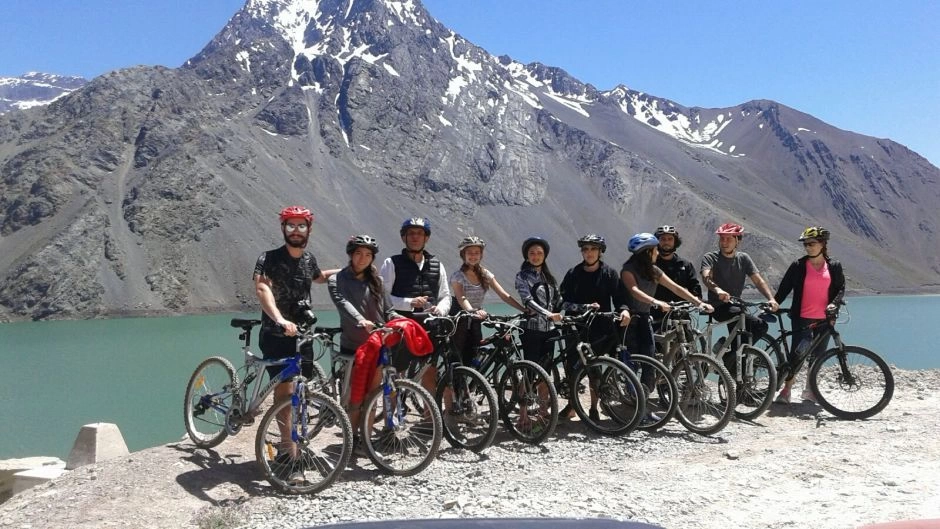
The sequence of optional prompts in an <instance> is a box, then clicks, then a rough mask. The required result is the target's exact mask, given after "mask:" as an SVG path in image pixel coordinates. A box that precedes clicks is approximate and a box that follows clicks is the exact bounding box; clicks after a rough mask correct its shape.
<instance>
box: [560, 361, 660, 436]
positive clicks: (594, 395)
mask: <svg viewBox="0 0 940 529" xmlns="http://www.w3.org/2000/svg"><path fill="white" fill-rule="evenodd" d="M568 402H570V403H572V405H573V407H574V411H575V413H577V414H578V417H580V418H581V422H583V423H584V424H586V425H587V426H588V427H589V428H590V429H592V430H594V431H595V432H598V433H601V434H604V435H626V434H628V433H630V432H632V431H633V430H635V429H636V427H637V426H638V425H639V423H640V421H641V420H642V419H643V417H644V414H645V410H646V391H645V390H644V389H643V385H642V384H641V383H640V379H639V378H638V377H637V376H636V373H634V372H633V371H631V370H630V368H628V367H627V366H625V365H624V364H623V362H621V361H619V360H615V359H613V358H608V357H600V358H595V359H593V360H590V361H589V362H588V364H587V365H586V366H583V367H581V368H580V369H579V370H578V372H577V374H575V375H574V383H573V384H572V385H571V394H570V397H569V399H568ZM585 404H588V405H589V407H588V409H585Z"/></svg>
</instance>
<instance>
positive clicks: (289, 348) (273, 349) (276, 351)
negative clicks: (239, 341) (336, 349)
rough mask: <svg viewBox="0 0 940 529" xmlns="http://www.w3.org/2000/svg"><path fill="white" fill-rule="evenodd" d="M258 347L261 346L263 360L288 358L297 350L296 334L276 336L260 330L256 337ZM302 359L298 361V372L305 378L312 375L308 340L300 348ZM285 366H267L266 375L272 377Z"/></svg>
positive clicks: (311, 356) (310, 350) (310, 348)
mask: <svg viewBox="0 0 940 529" xmlns="http://www.w3.org/2000/svg"><path fill="white" fill-rule="evenodd" d="M258 347H260V348H261V356H262V358H264V359H265V360H276V359H279V358H289V357H291V356H294V354H296V352H297V337H296V336H278V335H275V334H270V333H266V332H262V333H261V335H260V337H259V339H258ZM300 354H301V357H302V360H301V362H300V373H301V374H302V375H303V376H305V377H306V378H308V379H309V378H311V377H312V376H313V347H312V346H311V344H310V343H309V342H308V343H306V344H305V345H304V346H303V347H301V349H300ZM285 367H286V366H268V367H266V368H265V369H266V370H267V371H268V376H269V377H271V378H274V377H276V376H277V375H278V373H280V372H281V371H283V370H284V368H285Z"/></svg>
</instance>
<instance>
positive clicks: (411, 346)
mask: <svg viewBox="0 0 940 529" xmlns="http://www.w3.org/2000/svg"><path fill="white" fill-rule="evenodd" d="M385 326H386V327H394V328H397V329H401V331H402V333H401V335H399V334H398V333H392V334H387V335H386V334H383V333H380V332H373V333H372V334H370V335H369V339H368V340H366V342H365V343H363V344H362V345H360V346H359V348H358V349H356V358H355V360H353V372H352V380H350V382H349V400H350V403H351V404H352V405H353V406H359V405H360V404H362V399H363V398H365V396H366V391H367V390H368V387H367V386H368V384H369V381H370V380H372V377H373V375H374V374H375V369H376V367H377V366H378V359H379V350H380V349H381V348H382V340H383V339H384V340H385V345H387V346H389V347H394V346H395V345H398V342H399V341H401V337H402V336H404V338H405V347H407V348H408V350H409V351H411V354H412V355H414V356H427V355H429V354H431V352H433V351H434V344H433V343H431V337H430V336H428V333H427V331H425V330H424V327H422V326H421V324H420V323H418V322H416V321H414V320H412V319H409V318H395V319H394V320H390V321H388V322H387V323H386V324H385Z"/></svg>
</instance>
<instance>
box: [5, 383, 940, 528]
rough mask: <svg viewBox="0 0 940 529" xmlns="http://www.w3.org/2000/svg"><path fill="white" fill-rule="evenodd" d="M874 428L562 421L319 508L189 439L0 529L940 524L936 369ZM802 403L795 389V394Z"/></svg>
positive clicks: (773, 421)
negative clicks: (526, 521)
mask: <svg viewBox="0 0 940 529" xmlns="http://www.w3.org/2000/svg"><path fill="white" fill-rule="evenodd" d="M895 377H896V380H897V389H896V391H895V395H894V400H893V401H892V402H891V404H890V405H889V406H888V408H887V409H885V411H884V412H882V413H881V414H880V415H878V416H876V417H874V418H872V419H870V420H867V421H857V422H847V421H840V420H836V419H834V418H833V417H831V416H829V415H828V414H826V413H825V412H823V411H821V410H820V409H819V408H817V407H816V406H815V405H812V404H792V405H789V406H781V405H774V406H773V407H772V408H771V409H770V411H769V412H768V414H767V415H765V416H763V417H761V418H759V419H758V420H757V421H756V422H755V423H745V422H734V423H732V424H731V425H730V426H729V427H728V428H726V429H725V430H724V431H722V432H721V433H719V434H718V435H716V436H714V437H708V438H705V437H698V436H695V435H691V434H689V433H687V432H685V431H684V430H683V429H682V427H681V426H679V425H668V426H667V427H666V428H665V429H664V431H662V432H659V433H656V434H653V435H647V434H635V435H633V436H631V437H628V438H623V439H612V438H603V437H596V436H594V435H591V434H587V433H585V431H584V429H582V427H581V426H580V425H579V424H578V421H577V420H573V421H570V422H565V423H562V424H561V425H560V427H559V430H558V431H557V432H556V435H555V437H554V438H553V439H552V440H550V441H549V442H547V443H546V444H545V445H543V446H540V447H531V446H525V445H522V444H519V443H518V442H515V441H513V440H510V438H508V436H505V435H503V434H502V433H501V434H500V435H499V437H497V442H496V444H495V445H494V446H493V447H491V448H490V450H489V451H488V452H486V453H485V454H484V455H482V456H478V455H475V454H472V453H464V452H460V451H456V450H453V449H450V448H446V449H445V450H443V451H442V453H441V455H440V456H439V458H438V460H437V461H435V462H434V463H433V464H432V465H431V466H430V467H429V468H428V469H427V470H426V471H425V472H423V473H421V474H419V475H418V476H415V477H412V478H393V477H388V476H384V475H379V474H377V473H376V472H375V470H374V469H373V467H372V465H371V464H370V463H369V462H368V459H366V458H359V459H358V460H356V461H355V462H354V464H353V465H351V468H349V469H348V470H347V472H346V473H345V474H344V475H343V476H342V477H341V478H340V480H339V481H338V482H337V483H336V484H334V485H333V487H331V488H329V489H327V490H326V491H324V492H322V493H321V494H319V495H316V496H311V497H287V496H282V495H279V494H276V493H275V492H274V491H273V490H272V488H271V487H270V486H269V485H268V484H267V483H266V482H264V481H261V480H259V479H258V473H257V472H256V470H255V467H254V459H253V456H252V450H251V441H252V438H253V432H251V431H246V432H243V433H242V434H241V435H240V436H238V437H236V438H234V439H229V440H227V441H226V442H224V443H223V444H221V445H220V446H219V447H217V448H216V449H215V450H197V449H195V448H194V447H193V446H192V445H191V444H189V443H188V442H187V441H185V440H183V441H181V442H179V443H176V444H169V445H166V446H159V447H155V448H151V449H147V450H142V451H139V452H135V453H132V454H131V455H130V456H128V457H125V458H120V459H118V460H113V461H109V462H105V463H100V464H96V465H91V466H87V467H82V468H80V469H77V470H75V471H73V472H71V473H69V474H67V475H65V476H63V477H62V478H60V479H58V480H55V481H54V482H51V483H48V484H45V485H40V486H38V487H35V488H33V489H30V490H28V491H26V492H24V493H21V494H20V495H17V496H15V497H14V498H13V499H11V500H10V501H8V502H6V503H4V504H2V505H0V527H3V528H6V527H10V528H26V527H29V528H47V527H48V528H60V527H63V528H84V527H87V528H100V527H142V526H147V527H167V528H171V527H172V528H178V527H229V528H231V527H244V528H275V527H277V528H295V527H296V528H299V527H308V526H316V525H318V524H321V523H325V522H335V521H343V520H365V519H392V518H408V517H420V518H436V517H453V516H460V517H471V516H472V517H480V516H578V517H613V518H620V519H633V520H641V521H647V522H650V523H653V524H658V525H662V526H664V527H675V528H680V527H681V528H687V527H695V528H716V529H718V528H727V527H761V528H788V527H814V528H817V529H849V528H854V527H858V526H860V525H863V524H866V523H874V522H883V521H889V520H898V519H919V518H940V443H937V442H936V441H935V438H936V432H937V431H940V430H938V429H940V395H938V394H937V393H936V388H937V387H938V385H940V370H930V371H895ZM795 389H797V390H798V389H799V388H795Z"/></svg>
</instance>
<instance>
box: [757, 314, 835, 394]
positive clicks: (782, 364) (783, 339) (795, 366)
mask: <svg viewBox="0 0 940 529" xmlns="http://www.w3.org/2000/svg"><path fill="white" fill-rule="evenodd" d="M787 313H789V310H788V309H780V310H779V311H778V314H776V315H774V319H775V320H776V321H777V325H778V327H779V329H780V334H779V335H777V336H776V337H775V338H773V339H772V340H769V344H770V346H771V348H773V346H774V345H776V346H777V348H776V349H775V351H780V352H781V355H780V356H782V357H778V358H777V359H776V360H777V371H778V372H779V374H780V377H779V380H778V381H777V384H778V385H780V383H781V381H785V380H787V379H789V378H791V377H793V376H796V374H797V373H799V372H800V370H801V369H802V368H803V364H804V363H805V362H806V360H807V358H809V357H810V355H811V353H812V352H813V351H816V350H817V349H818V348H819V345H820V344H822V343H826V341H828V340H829V338H832V340H833V343H834V344H835V348H837V349H839V350H843V349H844V348H845V345H844V344H843V342H842V335H841V334H840V333H839V331H838V330H836V328H835V325H833V324H832V322H830V320H824V321H818V322H814V323H811V324H810V325H809V326H808V329H809V330H813V331H815V330H816V329H819V328H820V327H822V332H820V333H819V334H818V335H816V336H813V339H812V340H811V341H810V342H809V345H808V346H802V347H800V348H799V350H797V351H795V352H796V353H797V355H796V358H795V359H794V360H795V361H794V362H793V363H792V365H791V363H790V360H789V359H790V343H789V340H787V338H790V337H792V336H793V335H794V334H796V331H794V330H792V329H791V330H787V328H786V325H784V322H783V317H782V315H783V314H787ZM814 334H815V333H814ZM803 343H806V342H803ZM781 345H782V347H781ZM801 345H802V344H801ZM843 367H845V366H843ZM845 372H846V373H848V372H849V371H848V369H845Z"/></svg>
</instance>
